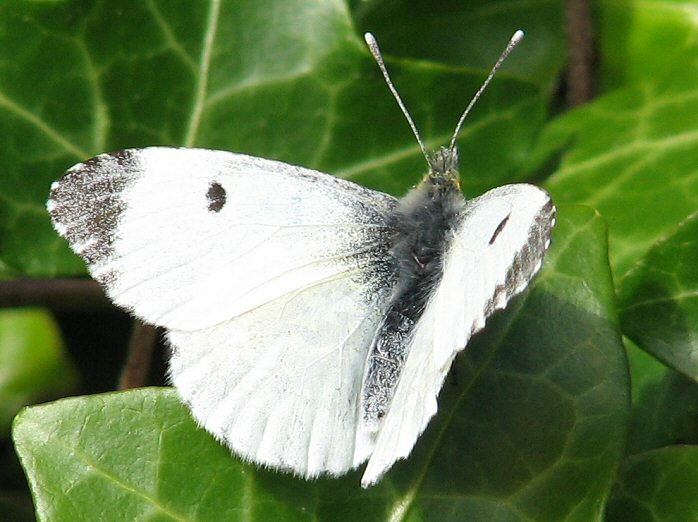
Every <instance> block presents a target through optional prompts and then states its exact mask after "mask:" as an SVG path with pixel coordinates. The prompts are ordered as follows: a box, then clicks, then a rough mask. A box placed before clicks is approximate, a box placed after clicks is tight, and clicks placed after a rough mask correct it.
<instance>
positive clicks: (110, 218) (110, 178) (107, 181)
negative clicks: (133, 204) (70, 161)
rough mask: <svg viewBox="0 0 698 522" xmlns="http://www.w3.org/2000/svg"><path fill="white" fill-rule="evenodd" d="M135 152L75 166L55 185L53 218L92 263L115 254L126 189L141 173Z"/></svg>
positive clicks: (51, 203) (50, 206)
mask: <svg viewBox="0 0 698 522" xmlns="http://www.w3.org/2000/svg"><path fill="white" fill-rule="evenodd" d="M139 170H140V166H139V162H138V159H137V158H136V156H135V154H134V151H129V150H123V151H119V152H115V153H112V154H101V155H99V156H97V157H95V158H92V159H89V160H87V161H86V162H84V163H80V164H78V165H75V166H74V167H72V168H71V169H70V170H68V171H67V172H66V174H65V175H64V176H63V178H61V179H60V180H59V181H57V182H55V183H54V184H53V185H52V187H51V193H50V196H49V202H48V205H47V208H48V211H49V214H50V215H51V221H52V223H53V226H54V228H55V229H56V230H57V231H58V233H59V234H60V235H61V236H63V237H64V238H65V239H66V240H68V243H69V244H70V247H71V248H72V249H73V251H74V252H75V253H77V254H78V255H80V256H81V257H82V258H83V259H84V260H85V261H86V262H87V264H88V265H90V266H91V265H95V264H98V263H100V262H102V261H104V260H106V259H108V258H109V257H110V256H111V255H112V244H113V242H114V239H115V237H116V229H117V226H118V222H119V218H120V216H121V214H122V213H123V211H124V209H125V208H126V203H125V201H124V200H123V192H124V191H125V190H126V188H127V187H128V186H129V185H130V184H131V183H133V182H134V181H135V180H136V179H137V177H138V175H139Z"/></svg>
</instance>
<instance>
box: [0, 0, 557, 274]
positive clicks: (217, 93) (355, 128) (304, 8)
mask: <svg viewBox="0 0 698 522" xmlns="http://www.w3.org/2000/svg"><path fill="white" fill-rule="evenodd" d="M490 4H491V5H490V9H491V10H493V11H496V12H497V13H498V14H496V15H493V16H492V18H491V20H492V22H494V21H496V20H500V21H501V20H503V19H505V18H506V17H511V16H512V15H513V13H514V12H516V11H517V10H518V8H515V7H502V6H501V5H499V3H498V2H494V1H492V2H491V3H490ZM480 9H482V11H481V12H482V13H484V12H486V11H487V9H488V8H487V4H483V5H482V6H481V7H480ZM552 10H557V8H555V7H554V6H553V3H551V2H549V1H547V2H544V3H543V4H540V7H536V6H529V7H527V8H526V13H527V14H526V17H527V19H529V20H538V21H539V22H538V23H539V24H541V25H545V24H542V23H541V22H540V21H541V20H547V19H548V18H549V16H550V15H549V14H550V13H551V11H552ZM458 13H460V16H461V17H462V18H467V17H468V16H470V15H469V13H471V10H470V8H469V7H468V6H466V5H460V6H458V7H457V8H454V9H453V11H452V12H451V13H450V14H451V15H454V14H458ZM547 27H548V29H546V30H545V31H543V30H541V33H540V36H539V37H536V36H534V35H531V38H530V39H529V40H527V42H528V41H530V42H531V43H530V44H529V43H524V44H522V46H529V49H530V50H529V51H528V52H521V53H518V54H520V55H522V56H521V57H522V58H523V57H524V56H526V55H530V53H533V56H534V57H535V58H534V59H533V58H532V61H530V62H529V61H528V60H523V61H522V62H518V65H516V67H515V69H508V67H509V66H508V64H507V65H505V70H504V71H502V73H501V74H500V75H499V76H498V78H497V79H496V80H495V82H494V83H493V85H492V87H491V88H490V89H489V90H488V91H487V93H486V94H485V96H484V97H483V98H482V100H481V101H480V102H479V104H478V106H477V108H476V110H475V111H474V112H473V115H472V118H471V119H470V121H469V122H468V125H466V128H465V130H464V132H463V135H462V137H461V140H460V142H459V143H460V150H461V157H462V158H463V165H464V169H463V173H464V187H465V189H466V193H467V194H468V195H477V194H479V193H480V192H481V191H482V190H484V189H485V188H489V187H492V186H494V185H499V184H501V183H502V182H504V181H508V180H512V179H518V178H520V174H518V173H519V171H520V170H521V165H522V163H523V161H524V159H525V158H526V156H527V155H528V153H529V150H530V149H531V147H532V144H533V142H534V139H535V137H536V136H537V134H538V132H539V129H540V127H541V126H542V125H543V122H544V119H545V114H546V105H547V98H548V92H549V87H548V86H545V87H543V86H542V84H541V82H540V81H539V79H538V71H540V70H546V71H552V72H554V71H557V69H558V68H559V66H560V59H561V58H560V54H561V51H560V47H559V45H558V43H559V40H560V29H559V25H558V24H557V23H555V24H552V25H551V24H550V22H547ZM551 27H552V29H551ZM513 29H514V27H512V31H513ZM376 31H377V29H376ZM385 31H386V32H387V31H388V28H386V29H385ZM460 32H461V33H462V34H464V35H467V34H468V33H469V32H468V28H462V31H460ZM506 32H507V33H510V32H511V31H509V30H508V29H507V31H506ZM501 35H502V31H497V32H495V31H489V34H487V33H485V34H483V35H482V36H481V37H480V38H479V40H478V48H477V49H479V48H480V47H483V48H486V49H488V50H490V51H489V52H490V53H491V55H492V56H495V55H496V54H497V53H498V52H499V51H500V50H501V49H502V46H503V45H504V43H505V41H506V38H507V37H508V34H507V36H506V37H504V39H503V38H502V37H501ZM377 36H378V38H379V39H382V37H381V34H377ZM425 45H426V44H425ZM391 46H392V39H391V38H387V40H386V45H385V46H384V51H385V52H386V55H387V56H388V57H391V56H392V57H393V58H392V59H391V58H389V59H388V62H389V63H388V65H389V66H390V68H391V70H392V72H393V76H394V79H395V82H396V84H397V86H398V88H399V89H400V91H401V92H402V94H403V97H404V98H405V100H406V102H407V104H408V106H409V107H410V109H411V111H412V113H413V116H414V118H415V120H416V121H417V123H418V124H419V125H420V128H421V131H422V133H423V135H424V137H425V139H426V141H427V146H428V147H431V148H436V147H438V146H440V145H444V144H446V143H447V142H448V140H449V139H450V135H451V133H452V130H453V126H454V123H455V121H456V120H457V118H458V116H459V115H460V113H461V111H462V110H463V108H464V106H465V105H466V103H467V101H468V100H469V98H470V96H471V95H472V93H474V92H475V91H476V89H477V88H478V87H479V85H480V83H481V82H482V80H483V79H484V77H485V75H486V74H487V71H488V70H489V68H490V67H491V65H492V61H491V59H490V56H489V55H488V56H486V57H485V58H484V59H483V60H482V61H480V60H478V61H468V62H466V61H463V60H460V61H459V66H460V67H457V68H456V67H454V66H451V65H443V64H439V63H435V62H424V61H416V60H414V59H409V58H407V59H405V58H400V57H399V56H398V55H399V53H400V52H401V50H402V47H400V46H399V45H397V42H396V43H395V47H394V48H391ZM532 50H534V51H535V52H534V51H532ZM474 54H475V53H473V52H472V51H471V52H469V54H468V57H469V58H471V57H473V56H474ZM512 60H514V58H512ZM514 63H515V64H516V62H514ZM529 66H530V67H534V69H535V70H534V71H531V69H529V68H528V67H529ZM511 70H514V71H516V73H515V74H512V73H511V72H508V71H511ZM551 74H552V73H551ZM147 145H183V146H200V147H208V148H218V149H225V150H232V151H236V152H245V153H250V154H254V155H258V156H264V157H268V158H274V159H280V160H283V161H286V162H290V163H295V164H300V165H304V166H307V167H312V168H318V169H321V170H323V171H326V172H330V173H332V174H336V175H338V176H342V177H345V178H349V179H353V180H355V181H359V182H361V183H365V184H368V185H370V186H372V187H374V188H378V189H381V190H387V191H390V192H393V193H396V194H398V193H402V192H404V191H405V190H406V189H407V188H408V187H409V186H411V185H412V184H413V183H415V182H416V181H418V180H419V178H420V176H421V175H422V173H423V172H424V170H425V162H424V158H422V157H421V153H420V151H419V148H418V147H417V144H416V143H415V141H414V138H413V137H412V135H411V134H410V132H409V129H408V127H407V125H406V123H405V121H404V119H403V117H402V115H401V114H400V112H399V111H398V109H397V107H396V105H395V102H394V100H393V99H392V98H391V96H390V93H389V92H388V89H387V88H386V86H385V85H384V83H383V80H382V77H381V75H380V73H379V71H378V69H377V67H376V65H375V63H373V61H372V59H371V58H370V56H369V53H368V51H367V50H366V49H365V45H364V43H363V41H362V39H361V37H360V35H359V34H357V31H356V30H355V29H354V27H353V20H352V17H351V13H350V11H349V9H348V7H347V6H346V4H345V3H344V2H342V1H340V0H331V1H325V2H320V1H311V0H291V1H289V0H273V1H269V2H264V3H263V4H262V3H259V2H255V1H253V0H238V1H235V2H233V1H225V0H222V1H219V0H211V1H210V2H206V3H196V4H179V3H172V2H169V3H165V2H155V1H152V2H133V3H130V4H129V7H128V9H126V8H123V6H119V5H118V4H115V3H113V2H108V1H106V0H90V1H84V2H69V1H67V2H4V3H2V4H0V168H2V172H3V175H2V176H1V177H0V258H1V259H2V261H3V262H5V263H6V264H8V265H9V266H11V267H13V268H15V269H17V270H18V271H20V272H23V273H25V274H29V275H32V276H52V275H69V274H79V273H83V271H84V267H83V264H82V262H81V261H80V260H79V259H77V258H76V257H75V256H73V255H72V254H71V253H70V252H69V250H68V248H67V246H66V244H65V242H64V241H62V240H61V239H60V238H59V237H58V236H57V235H56V234H55V232H54V231H53V230H52V229H51V227H50V225H49V221H48V218H47V215H46V212H45V209H44V205H45V200H46V197H47V194H48V190H49V185H50V183H51V182H52V181H53V180H55V179H57V178H58V177H60V175H61V174H62V173H63V172H64V171H65V169H67V168H68V167H70V166H71V165H72V164H74V163H76V162H79V161H84V160H85V159H87V158H89V157H90V156H93V155H95V154H98V153H101V152H104V151H109V150H116V149H120V148H125V147H143V146H147Z"/></svg>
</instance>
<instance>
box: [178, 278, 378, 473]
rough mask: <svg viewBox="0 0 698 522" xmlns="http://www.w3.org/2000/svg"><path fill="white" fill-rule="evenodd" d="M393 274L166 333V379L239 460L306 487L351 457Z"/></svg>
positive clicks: (348, 464)
mask: <svg viewBox="0 0 698 522" xmlns="http://www.w3.org/2000/svg"><path fill="white" fill-rule="evenodd" d="M386 277H387V278H390V277H391V272H390V270H389V269H387V268H381V267H380V266H379V265H372V266H369V267H357V268H355V269H353V270H351V271H347V272H344V273H342V274H340V275H338V276H334V277H333V278H330V279H326V280H324V281H322V282H320V283H318V284H315V285H313V286H307V287H304V288H302V289H300V290H297V291H295V292H292V293H289V294H286V295H284V296H283V297H281V298H279V299H276V300H274V301H272V302H270V303H267V304H265V305H263V306H260V307H258V308H255V309H254V310H251V311H248V312H246V313H244V314H241V315H239V316H237V317H235V318H233V319H230V320H228V321H226V322H224V323H222V324H219V325H217V326H214V327H211V328H207V329H204V330H198V331H189V332H185V331H178V330H171V331H170V332H169V333H168V337H169V340H170V343H171V345H172V347H173V353H172V357H171V361H170V376H171V379H172V382H173V383H174V385H175V387H176V388H177V390H178V391H179V393H180V395H181V396H182V398H183V400H184V401H185V402H186V403H187V404H188V406H189V408H190V409H191V411H192V414H193V416H194V417H195V418H196V420H197V421H198V422H199V424H200V425H202V426H203V427H204V428H205V429H206V430H207V431H209V432H210V433H212V434H213V435H214V436H215V437H216V438H217V439H219V440H220V441H222V442H223V443H225V444H226V445H227V446H228V447H229V448H230V449H231V450H232V451H233V452H234V453H235V454H237V455H239V456H241V457H242V458H243V459H245V460H249V461H252V462H255V463H258V464H262V465H265V466H269V467H272V468H275V469H283V470H289V471H292V472H294V473H295V474H297V475H300V476H303V477H306V478H309V477H315V476H317V475H320V474H330V475H339V474H341V473H344V472H346V471H347V470H349V469H351V468H353V467H355V466H357V465H358V464H360V463H361V462H363V461H364V460H365V459H366V458H367V457H368V453H370V448H363V449H362V450H361V452H362V453H357V450H356V449H355V448H356V434H357V426H358V420H359V408H358V400H359V395H360V393H359V392H360V389H361V381H362V377H363V368H364V362H365V359H366V354H367V351H368V347H369V346H370V342H371V339H372V337H373V335H374V333H375V329H376V327H377V324H378V322H379V321H380V319H381V318H382V315H383V314H384V313H385V308H386V304H385V303H386V300H387V297H388V291H387V289H388V287H389V286H390V285H389V284H388V283H389V281H387V280H386Z"/></svg>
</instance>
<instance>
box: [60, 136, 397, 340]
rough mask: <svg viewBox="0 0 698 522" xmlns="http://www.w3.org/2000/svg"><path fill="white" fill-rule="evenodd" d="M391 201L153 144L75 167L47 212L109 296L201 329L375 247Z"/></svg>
mask: <svg viewBox="0 0 698 522" xmlns="http://www.w3.org/2000/svg"><path fill="white" fill-rule="evenodd" d="M394 205H395V199H394V198H392V197H391V196H388V195H386V194H382V193H379V192H374V191H371V190H368V189H365V188H363V187H360V186H358V185H355V184H353V183H350V182H347V181H343V180H340V179H337V178H334V177H332V176H329V175H326V174H322V173H319V172H315V171H312V170H308V169H303V168H300V167H294V166H291V165H287V164H284V163H280V162H276V161H270V160H265V159H261V158H255V157H250V156H245V155H242V154H232V153H229V152H222V151H211V150H203V149H174V148H165V147H153V148H147V149H138V150H126V151H120V152H117V153H113V154H103V155H100V156H97V157H96V158H93V159H91V160H89V161H87V162H85V163H81V164H78V165H76V166H74V167H73V168H71V169H70V170H69V171H68V172H67V173H66V175H65V176H64V177H63V178H62V179H61V180H59V181H57V182H56V183H54V185H53V186H52V189H51V195H50V199H49V202H48V210H49V212H50V214H51V218H52V221H53V225H54V227H55V228H56V230H57V231H58V232H59V233H60V234H61V235H62V236H63V237H65V238H66V239H67V240H68V242H69V244H70V246H71V248H72V249H73V250H74V251H75V252H77V253H78V254H79V255H81V256H82V257H83V258H84V259H85V261H86V262H87V267H88V269H89V271H90V273H91V275H92V276H93V277H94V278H95V279H96V280H97V281H99V282H100V283H102V285H104V287H105V289H106V291H107V294H108V296H109V297H110V298H111V299H112V301H114V302H115V303H116V304H117V305H119V306H121V307H123V308H125V309H127V310H129V311H132V312H133V313H134V314H135V315H137V316H138V317H140V318H141V319H143V320H144V321H146V322H148V323H151V324H156V325H159V326H164V327H168V328H176V329H179V330H197V329H201V328H205V327H208V326H212V325H215V324H218V323H221V322H223V321H225V320H227V319H229V318H231V317H234V316H237V315H240V314H242V313H244V312H246V311H249V310H252V309H254V308H255V307H258V306H260V305H263V304H264V303H267V302H269V301H272V300H274V299H276V298H278V297H280V296H283V295H285V294H287V293H289V292H294V291H296V290H299V289H301V288H304V287H306V286H309V285H313V284H316V283H319V282H321V281H323V280H325V279H327V278H331V277H334V276H336V275H338V274H341V273H343V272H344V271H346V270H349V269H351V268H353V267H354V266H355V265H356V263H357V259H358V258H360V257H361V256H362V255H363V256H364V257H371V256H373V255H374V254H375V251H374V250H372V249H373V246H374V243H376V242H380V241H381V237H382V236H383V235H384V233H385V232H386V230H387V224H386V215H387V214H388V213H389V211H390V210H391V209H392V208H393V206H394Z"/></svg>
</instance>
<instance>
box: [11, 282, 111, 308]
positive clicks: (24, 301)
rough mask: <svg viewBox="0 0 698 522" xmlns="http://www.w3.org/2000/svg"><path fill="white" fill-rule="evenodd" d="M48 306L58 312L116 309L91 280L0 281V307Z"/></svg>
mask: <svg viewBox="0 0 698 522" xmlns="http://www.w3.org/2000/svg"><path fill="white" fill-rule="evenodd" d="M17 306H45V307H47V308H50V309H51V310H53V311H56V312H78V311H83V312H84V311H93V310H109V309H114V305H112V304H111V302H110V301H109V299H107V297H106V296H105V295H104V292H102V289H101V288H100V286H99V285H98V284H97V283H96V282H95V281H92V280H91V279H14V280H11V281H0V308H9V307H17Z"/></svg>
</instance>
